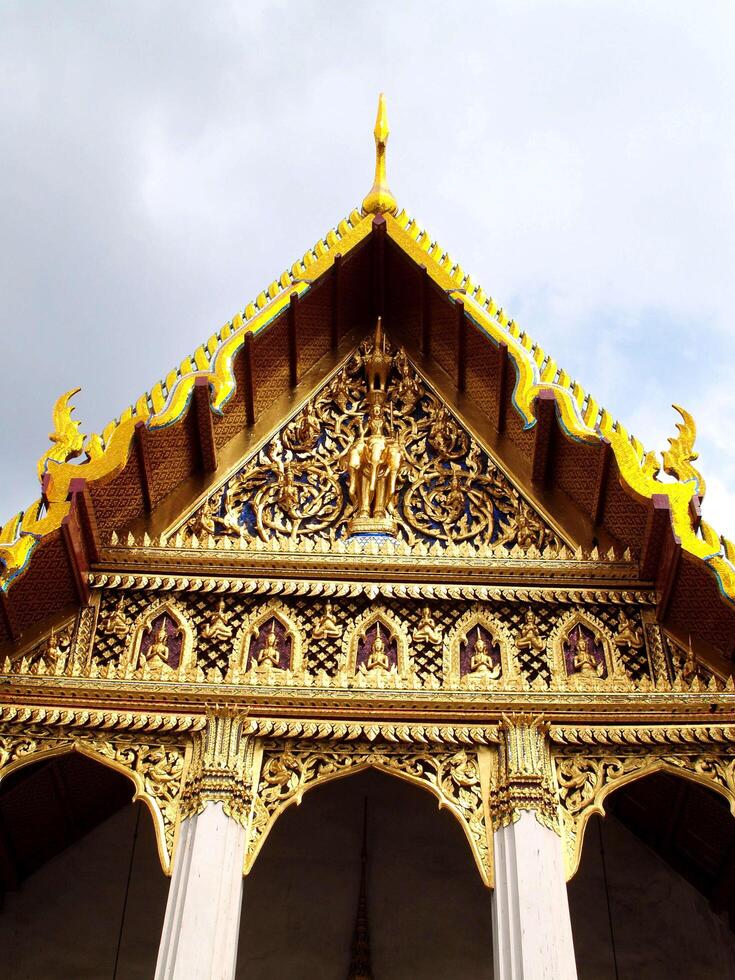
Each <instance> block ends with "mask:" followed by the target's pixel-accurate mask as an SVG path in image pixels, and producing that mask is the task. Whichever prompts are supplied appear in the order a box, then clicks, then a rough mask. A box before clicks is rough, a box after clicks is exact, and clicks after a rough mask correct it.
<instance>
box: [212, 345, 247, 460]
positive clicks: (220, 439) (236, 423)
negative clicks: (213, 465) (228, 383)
mask: <svg viewBox="0 0 735 980" xmlns="http://www.w3.org/2000/svg"><path fill="white" fill-rule="evenodd" d="M233 371H234V374H235V385H236V387H235V392H234V394H233V395H232V397H231V398H230V400H229V401H228V402H227V404H226V405H225V407H224V409H223V411H222V415H215V416H214V439H215V442H216V444H217V448H218V449H219V448H220V447H221V446H224V445H225V444H226V443H228V442H229V441H230V439H232V438H233V437H234V436H236V435H237V433H238V432H240V430H241V429H242V428H243V427H244V426H245V357H244V355H243V352H242V350H240V352H239V353H238V354H237V356H236V357H235V361H234V364H233Z"/></svg>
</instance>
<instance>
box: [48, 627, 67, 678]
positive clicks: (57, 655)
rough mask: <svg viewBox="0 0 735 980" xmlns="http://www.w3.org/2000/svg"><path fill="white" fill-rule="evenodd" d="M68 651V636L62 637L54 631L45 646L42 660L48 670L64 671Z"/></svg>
mask: <svg viewBox="0 0 735 980" xmlns="http://www.w3.org/2000/svg"><path fill="white" fill-rule="evenodd" d="M68 651H69V639H68V636H66V635H60V634H59V633H57V632H56V631H55V630H53V629H52V630H51V632H50V634H49V636H48V639H47V640H46V643H45V644H44V646H43V651H42V654H41V660H42V661H43V663H44V664H45V665H46V668H47V669H48V670H51V671H63V670H64V668H65V666H66V655H67V653H68Z"/></svg>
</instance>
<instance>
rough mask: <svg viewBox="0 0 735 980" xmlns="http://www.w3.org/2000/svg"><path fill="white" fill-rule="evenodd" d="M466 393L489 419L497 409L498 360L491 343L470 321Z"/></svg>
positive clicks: (468, 328)
mask: <svg viewBox="0 0 735 980" xmlns="http://www.w3.org/2000/svg"><path fill="white" fill-rule="evenodd" d="M465 385H466V390H467V394H468V395H469V397H470V398H471V399H472V400H473V401H474V402H475V404H476V405H477V407H478V408H479V409H481V411H483V412H484V413H485V415H487V416H488V418H490V419H494V418H495V414H496V412H497V409H498V387H499V378H498V360H497V355H496V350H495V348H494V347H493V345H492V343H491V342H490V341H489V340H488V339H487V337H485V336H483V334H481V333H480V331H479V330H478V329H477V327H475V326H474V324H472V323H468V324H467V369H466V374H465Z"/></svg>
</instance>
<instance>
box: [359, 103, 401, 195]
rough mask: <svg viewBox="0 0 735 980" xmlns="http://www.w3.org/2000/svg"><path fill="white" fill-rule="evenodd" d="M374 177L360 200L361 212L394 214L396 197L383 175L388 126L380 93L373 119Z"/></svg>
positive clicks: (388, 133) (386, 114)
mask: <svg viewBox="0 0 735 980" xmlns="http://www.w3.org/2000/svg"><path fill="white" fill-rule="evenodd" d="M373 135H374V136H375V179H374V181H373V186H372V187H371V188H370V191H369V193H368V195H367V197H366V198H365V200H364V201H363V202H362V210H363V214H395V213H396V211H397V210H398V205H397V203H396V199H395V198H394V197H393V195H392V194H391V192H390V188H389V187H388V179H387V177H386V175H385V148H386V145H387V143H388V136H389V135H390V129H389V128H388V113H387V112H386V109H385V96H384V95H383V93H382V92H381V93H380V98H379V99H378V115H377V118H376V120H375V129H374V130H373Z"/></svg>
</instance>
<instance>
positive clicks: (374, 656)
mask: <svg viewBox="0 0 735 980" xmlns="http://www.w3.org/2000/svg"><path fill="white" fill-rule="evenodd" d="M365 669H366V670H390V669H391V663H390V657H389V655H388V648H387V646H386V644H385V640H384V639H383V637H382V636H381V635H380V623H376V632H375V639H374V640H373V645H372V647H371V649H370V653H369V655H368V658H367V660H366V661H365Z"/></svg>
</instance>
